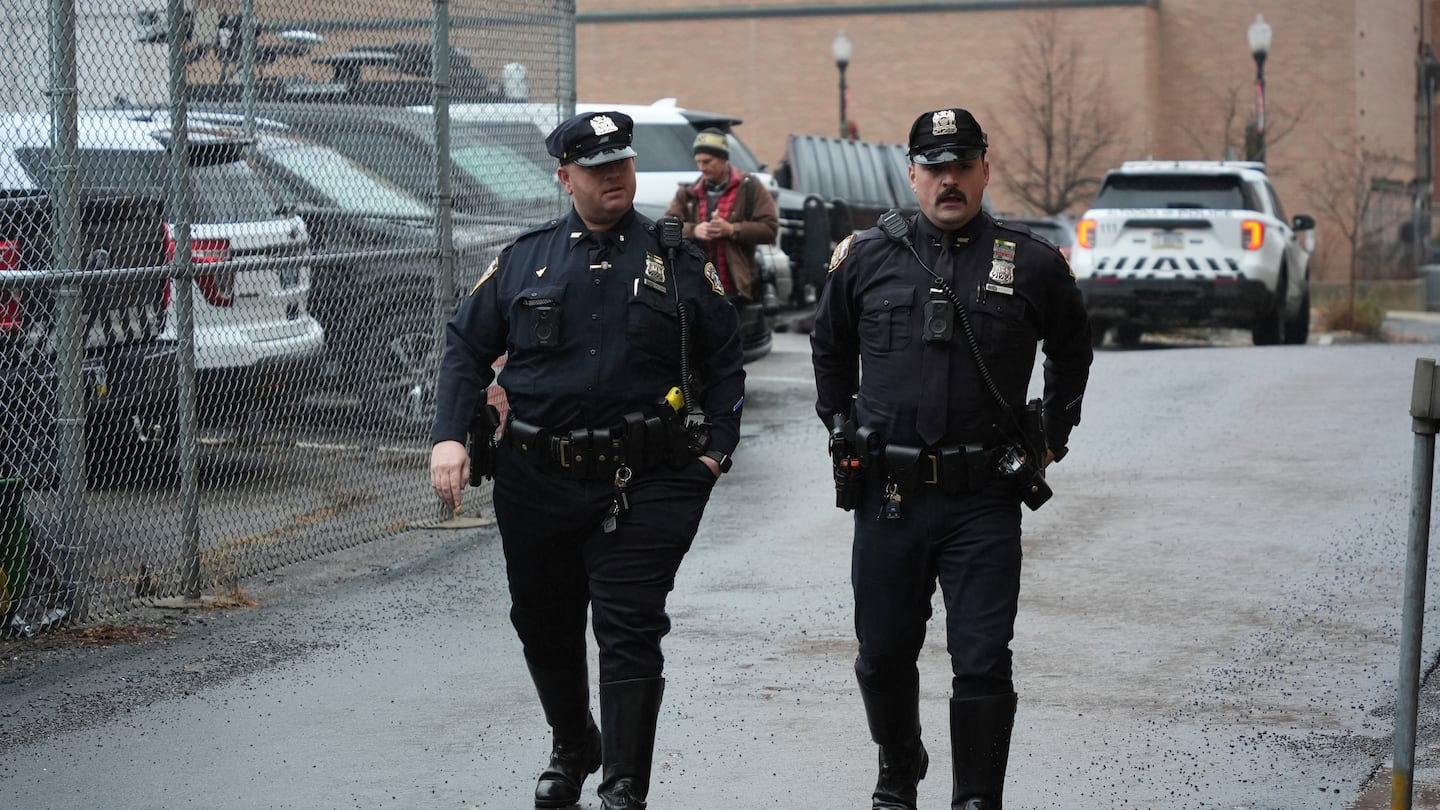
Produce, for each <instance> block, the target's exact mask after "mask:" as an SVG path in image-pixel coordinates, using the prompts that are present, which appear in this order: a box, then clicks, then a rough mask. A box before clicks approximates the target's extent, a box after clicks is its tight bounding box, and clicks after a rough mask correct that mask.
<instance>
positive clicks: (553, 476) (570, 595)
mask: <svg viewBox="0 0 1440 810" xmlns="http://www.w3.org/2000/svg"><path fill="white" fill-rule="evenodd" d="M496 453H497V455H496V468H495V521H496V523H497V524H498V526H499V529H500V537H501V543H502V546H503V548H504V552H505V565H506V575H507V578H508V579H509V583H510V598H511V608H510V621H511V623H512V624H513V625H514V626H515V631H516V633H517V634H518V635H519V637H520V642H521V643H522V644H523V645H524V648H525V659H526V661H527V662H529V663H530V664H531V665H533V666H537V667H540V668H542V669H549V670H562V669H564V670H570V669H573V668H576V667H584V666H585V662H586V650H585V617H586V609H587V607H588V609H589V610H590V612H591V619H592V622H593V630H594V633H595V641H596V644H597V645H598V646H599V653H600V682H601V683H610V682H613V681H623V680H630V679H632V678H658V677H660V675H661V672H662V671H663V669H664V663H665V659H664V655H663V654H662V653H661V651H660V640H661V639H662V638H663V637H664V636H665V634H666V633H668V632H670V617H669V616H668V615H667V614H666V613H665V599H666V597H667V596H668V595H669V593H670V591H671V590H672V589H673V588H674V587H675V574H676V572H677V571H679V569H680V561H681V559H682V558H684V556H685V552H686V551H688V550H689V549H690V543H691V542H692V541H693V540H694V538H695V531H696V529H698V528H699V526H700V517H701V514H702V513H703V512H704V510H705V504H706V502H707V501H708V500H709V498H710V491H711V490H712V489H713V488H714V485H715V475H714V473H712V472H710V470H709V468H707V467H706V466H705V465H704V464H702V463H701V462H700V461H699V460H697V459H690V460H688V461H687V462H686V464H685V467H684V468H682V469H681V470H678V471H677V470H671V469H669V468H668V467H660V468H657V469H655V470H651V471H647V472H643V473H636V474H635V475H634V476H633V477H632V478H631V480H630V483H629V485H628V487H627V492H628V493H629V500H630V510H629V513H628V514H626V515H625V516H624V517H622V518H621V519H620V521H619V527H618V529H617V530H616V531H614V532H611V533H608V534H607V533H605V532H604V531H602V529H601V524H602V522H603V521H604V519H605V515H606V513H607V512H608V510H609V508H610V504H611V501H612V500H613V498H614V494H615V488H614V482H613V480H596V481H577V480H574V479H570V478H564V477H561V476H560V474H558V473H556V472H553V471H550V470H542V469H539V468H537V467H536V466H534V465H533V464H532V463H531V462H530V460H528V459H526V458H524V457H523V456H522V455H521V454H520V453H519V451H518V450H517V449H516V448H515V447H514V446H513V445H512V444H511V443H510V442H508V441H502V442H501V443H500V447H499V448H498V449H497V451H496Z"/></svg>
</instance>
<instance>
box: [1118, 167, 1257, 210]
mask: <svg viewBox="0 0 1440 810" xmlns="http://www.w3.org/2000/svg"><path fill="white" fill-rule="evenodd" d="M1094 207H1095V208H1212V209H1251V210H1259V208H1258V207H1257V206H1256V205H1254V204H1250V203H1249V201H1247V200H1246V198H1245V192H1244V190H1243V189H1242V188H1241V183H1240V178H1238V177H1233V176H1207V175H1195V174H1121V175H1112V176H1111V177H1109V178H1107V179H1106V180H1105V185H1104V186H1103V187H1102V188H1101V189H1100V193H1099V194H1097V195H1096V196H1095V204H1094Z"/></svg>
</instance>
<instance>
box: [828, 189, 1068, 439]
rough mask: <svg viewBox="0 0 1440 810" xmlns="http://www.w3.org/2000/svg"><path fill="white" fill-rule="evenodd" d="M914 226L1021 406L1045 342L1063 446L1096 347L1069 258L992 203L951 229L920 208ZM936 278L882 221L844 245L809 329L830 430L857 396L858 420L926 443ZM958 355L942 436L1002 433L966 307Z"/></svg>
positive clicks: (954, 351) (1002, 384) (1055, 425)
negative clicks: (970, 337) (967, 326)
mask: <svg viewBox="0 0 1440 810" xmlns="http://www.w3.org/2000/svg"><path fill="white" fill-rule="evenodd" d="M910 234H911V239H912V240H913V242H914V244H915V249H916V251H917V252H918V253H919V254H920V256H921V258H922V259H924V261H925V263H926V264H927V265H929V266H930V267H931V268H934V269H937V270H940V271H941V272H942V274H944V275H947V276H949V277H948V278H947V280H948V282H949V284H950V286H951V287H952V288H953V289H954V291H955V293H956V295H957V296H958V297H959V298H960V300H961V301H962V302H964V303H965V304H966V308H967V312H968V313H969V317H970V322H971V324H972V325H973V326H974V331H975V337H976V340H977V342H978V343H979V344H980V349H981V353H982V354H983V356H984V358H985V363H986V366H987V367H988V368H989V370H990V375H991V377H992V378H993V379H994V381H995V383H996V386H997V387H998V388H999V389H1000V393H1001V395H1002V396H1003V397H1004V398H1005V400H1006V402H1007V403H1008V404H1010V405H1011V406H1012V407H1017V408H1018V407H1019V406H1021V405H1024V404H1025V400H1026V394H1027V391H1028V389H1029V383H1030V374H1031V372H1032V371H1033V370H1034V366H1035V347H1036V344H1037V343H1041V344H1042V346H1043V351H1044V354H1045V357H1046V359H1045V393H1044V402H1045V425H1046V432H1047V442H1048V444H1049V445H1050V449H1052V450H1054V451H1055V452H1056V455H1057V456H1061V455H1064V452H1065V446H1066V443H1067V442H1068V441H1069V437H1070V430H1071V428H1072V427H1074V426H1075V425H1076V424H1078V423H1079V422H1080V400H1081V397H1082V396H1083V395H1084V393H1085V384H1086V382H1087V381H1088V379H1089V376H1090V361H1091V359H1092V356H1093V355H1092V350H1091V344H1090V327H1089V319H1088V317H1087V315H1086V313H1085V306H1084V303H1083V301H1082V300H1081V296H1080V291H1079V288H1078V287H1076V285H1075V278H1074V276H1073V275H1072V274H1071V273H1070V267H1069V265H1068V264H1067V263H1066V261H1065V257H1064V256H1062V255H1061V254H1060V251H1059V250H1057V249H1056V248H1055V247H1054V246H1053V245H1051V244H1050V243H1049V242H1046V241H1044V240H1043V239H1040V238H1039V237H1036V236H1034V235H1033V234H1031V233H1030V231H1029V230H1028V229H1026V228H1024V227H1023V226H1018V225H1016V226H1010V225H1006V224H1004V223H1003V222H997V221H995V220H994V219H992V218H991V217H990V216H989V215H988V214H985V213H984V212H981V213H980V214H978V215H977V216H976V217H975V218H974V219H972V220H971V221H970V222H968V223H966V224H965V226H964V227H962V228H961V229H960V230H958V231H955V232H952V233H949V234H946V233H943V232H941V231H940V230H939V229H937V228H936V227H935V226H934V225H933V224H932V223H931V222H930V221H929V220H927V219H926V218H925V217H924V216H920V215H917V216H916V217H915V218H914V219H912V221H911V223H910ZM945 240H949V241H950V244H951V245H952V247H951V251H952V255H953V259H952V260H951V262H949V264H950V265H951V268H952V269H950V270H946V269H945V265H946V264H947V262H945V261H944V260H942V257H941V249H940V248H941V243H942V242H943V241H945ZM997 261H998V263H999V265H1000V267H997V266H996V265H997ZM1006 265H1009V266H1008V268H1007V267H1006ZM930 288H931V277H930V275H929V274H928V273H927V272H926V271H925V269H924V268H923V267H921V266H920V264H919V263H917V262H916V260H915V257H914V256H913V255H911V253H910V251H909V249H908V248H906V247H904V246H903V245H901V244H899V243H896V242H894V241H892V240H890V239H889V238H887V237H886V236H885V235H884V234H883V233H882V232H881V231H880V229H879V228H871V229H868V230H865V231H861V232H859V233H858V234H856V235H855V236H854V237H851V238H847V240H846V241H845V242H842V243H841V244H840V245H839V246H838V247H837V248H836V249H835V253H834V255H833V256H832V257H831V260H830V277H829V279H828V281H827V282H826V285H825V289H824V292H823V293H822V294H821V296H820V303H819V305H818V307H817V309H816V313H815V331H814V333H813V334H812V335H811V349H812V357H813V360H814V364H815V383H816V388H817V389H818V394H819V397H818V400H817V402H816V411H817V412H818V413H819V415H820V418H821V420H822V421H824V422H825V426H826V427H827V428H829V427H830V426H831V416H832V414H835V413H847V414H848V413H850V412H851V409H852V406H851V403H852V397H855V398H854V400H853V401H854V414H855V417H856V419H857V422H858V424H861V425H867V426H869V427H872V428H874V429H876V430H877V431H879V433H880V435H881V437H882V438H884V440H885V441H887V442H893V443H896V444H903V445H911V446H920V445H923V444H924V442H923V441H921V440H920V438H919V434H918V432H917V429H916V416H917V409H918V405H919V402H920V390H921V388H920V386H921V368H922V355H923V353H924V349H925V346H926V343H925V331H924V326H925V313H924V310H925V302H926V301H927V300H929V299H930V297H931V294H930ZM948 359H949V401H948V403H947V406H948V413H949V419H948V421H947V430H946V434H945V439H944V440H943V441H942V442H941V444H958V443H968V442H987V441H992V440H994V439H996V438H997V436H996V433H995V430H994V427H995V426H997V425H1003V424H1004V423H1003V422H1002V420H1001V419H1000V418H999V416H998V413H999V406H998V405H996V404H995V401H994V399H993V398H992V397H991V395H990V393H989V391H988V390H987V389H986V387H985V385H984V383H983V382H982V381H981V379H980V376H979V371H978V370H977V368H976V365H975V360H974V357H973V356H972V354H971V350H970V347H969V344H968V342H967V340H966V338H965V334H964V331H963V329H962V328H961V326H960V323H959V319H958V317H957V318H956V320H955V327H954V335H953V337H952V338H951V341H950V344H949V352H948ZM857 395H858V396H857Z"/></svg>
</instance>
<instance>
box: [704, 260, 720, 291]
mask: <svg viewBox="0 0 1440 810" xmlns="http://www.w3.org/2000/svg"><path fill="white" fill-rule="evenodd" d="M705 280H706V281H708V282H710V289H711V290H713V291H714V293H715V294H716V295H724V294H725V288H724V287H722V286H720V273H719V271H717V270H716V269H715V265H714V264H713V263H712V262H705Z"/></svg>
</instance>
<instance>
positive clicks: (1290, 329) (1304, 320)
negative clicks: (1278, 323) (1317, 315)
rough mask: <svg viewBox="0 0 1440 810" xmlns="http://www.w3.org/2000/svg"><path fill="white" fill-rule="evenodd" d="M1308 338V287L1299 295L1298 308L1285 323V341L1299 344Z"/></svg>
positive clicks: (1302, 343)
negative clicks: (1292, 316) (1293, 315)
mask: <svg viewBox="0 0 1440 810" xmlns="http://www.w3.org/2000/svg"><path fill="white" fill-rule="evenodd" d="M1308 340H1310V288H1308V287H1307V288H1305V292H1304V293H1302V294H1301V295H1300V309H1299V310H1298V311H1296V313H1295V317H1294V318H1293V319H1291V320H1290V321H1289V322H1288V323H1286V324H1285V342H1286V343H1289V344H1292V345H1295V346H1301V345H1304V344H1305V342H1306V341H1308Z"/></svg>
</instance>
